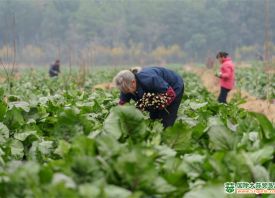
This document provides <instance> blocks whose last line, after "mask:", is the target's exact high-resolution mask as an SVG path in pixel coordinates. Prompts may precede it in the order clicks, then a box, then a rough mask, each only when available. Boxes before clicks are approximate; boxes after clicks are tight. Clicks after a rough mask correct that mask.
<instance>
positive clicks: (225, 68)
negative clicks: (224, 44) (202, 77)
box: [216, 52, 235, 103]
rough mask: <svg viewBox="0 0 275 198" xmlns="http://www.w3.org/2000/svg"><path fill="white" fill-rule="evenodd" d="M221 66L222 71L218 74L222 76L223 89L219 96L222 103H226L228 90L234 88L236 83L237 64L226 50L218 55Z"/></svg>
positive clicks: (221, 84)
mask: <svg viewBox="0 0 275 198" xmlns="http://www.w3.org/2000/svg"><path fill="white" fill-rule="evenodd" d="M216 58H217V59H218V60H219V62H220V64H221V67H220V72H219V73H217V74H216V76H217V77H218V78H220V86H221V91H220V95H219V98H218V101H219V102H220V103H226V98H227V95H228V92H229V91H230V90H231V89H233V87H234V84H235V68H234V67H235V66H234V64H233V62H232V60H231V58H230V57H229V56H228V53H226V52H219V53H218V54H217V56H216Z"/></svg>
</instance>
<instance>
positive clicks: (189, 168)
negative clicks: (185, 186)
mask: <svg viewBox="0 0 275 198" xmlns="http://www.w3.org/2000/svg"><path fill="white" fill-rule="evenodd" d="M205 158H206V157H205V156H203V155H199V154H185V155H184V156H183V161H182V163H181V165H180V166H179V169H180V170H182V171H183V172H184V173H185V174H186V175H187V176H188V177H189V178H192V179H194V178H197V177H199V176H200V175H201V174H202V173H203V171H204V169H203V166H202V165H203V163H204V160H205Z"/></svg>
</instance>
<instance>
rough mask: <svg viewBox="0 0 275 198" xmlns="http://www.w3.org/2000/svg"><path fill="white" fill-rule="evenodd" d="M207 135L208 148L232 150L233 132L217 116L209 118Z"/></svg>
mask: <svg viewBox="0 0 275 198" xmlns="http://www.w3.org/2000/svg"><path fill="white" fill-rule="evenodd" d="M208 127H209V129H208V131H207V133H208V135H209V139H210V145H209V146H210V148H211V147H212V148H213V149H215V150H232V149H233V147H234V141H235V140H234V134H233V133H232V132H231V131H229V130H228V129H227V128H226V127H225V126H224V125H223V124H222V122H221V121H220V119H219V118H217V117H211V118H209V123H208Z"/></svg>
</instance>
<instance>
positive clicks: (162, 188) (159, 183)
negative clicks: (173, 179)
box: [153, 177, 176, 193]
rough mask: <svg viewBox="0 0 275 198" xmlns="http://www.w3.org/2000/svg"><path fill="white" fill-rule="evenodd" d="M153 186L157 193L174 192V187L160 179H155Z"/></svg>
mask: <svg viewBox="0 0 275 198" xmlns="http://www.w3.org/2000/svg"><path fill="white" fill-rule="evenodd" d="M153 185H154V188H155V189H156V190H157V192H158V193H170V192H173V191H175V190H176V188H175V187H174V186H172V185H170V184H168V183H167V181H166V180H165V179H163V178H162V177H157V178H156V179H155V181H154V184H153Z"/></svg>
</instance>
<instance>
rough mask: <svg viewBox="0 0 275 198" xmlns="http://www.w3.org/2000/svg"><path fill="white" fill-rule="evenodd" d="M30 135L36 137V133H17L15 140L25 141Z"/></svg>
mask: <svg viewBox="0 0 275 198" xmlns="http://www.w3.org/2000/svg"><path fill="white" fill-rule="evenodd" d="M30 135H34V136H36V131H25V132H22V133H15V134H14V138H15V139H17V140H20V141H25V140H26V139H27V137H29V136H30Z"/></svg>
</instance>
